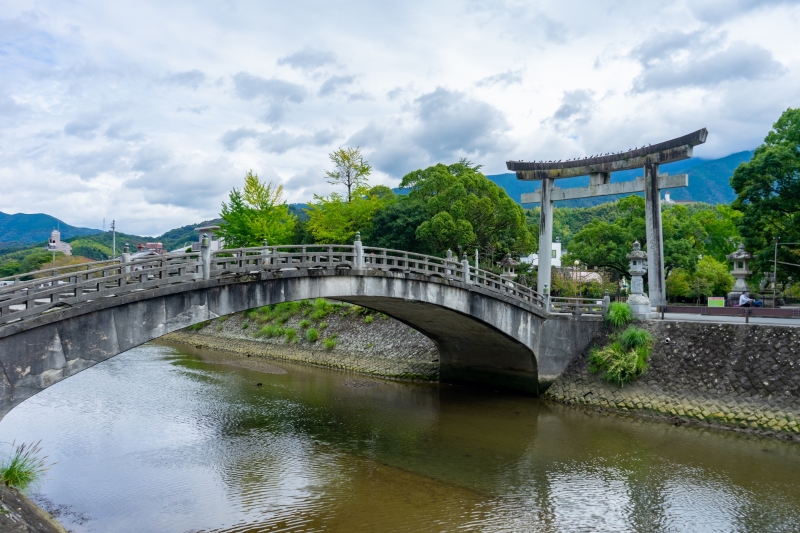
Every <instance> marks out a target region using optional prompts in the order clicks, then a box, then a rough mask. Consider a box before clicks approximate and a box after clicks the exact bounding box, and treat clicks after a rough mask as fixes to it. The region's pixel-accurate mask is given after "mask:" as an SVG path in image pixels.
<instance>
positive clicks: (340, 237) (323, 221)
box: [306, 185, 395, 244]
mask: <svg viewBox="0 0 800 533" xmlns="http://www.w3.org/2000/svg"><path fill="white" fill-rule="evenodd" d="M315 199H316V200H317V201H316V202H314V203H312V204H311V207H310V208H309V209H308V217H309V218H308V222H307V223H306V226H307V228H308V231H310V232H311V234H313V235H314V240H315V241H316V242H320V243H329V244H350V243H352V242H353V238H354V237H355V235H356V232H361V233H362V234H364V235H365V236H366V235H368V234H369V232H370V231H371V229H372V218H373V217H374V216H375V213H377V212H378V211H379V210H380V209H384V208H386V207H387V206H388V205H390V204H391V203H392V202H394V201H395V198H394V193H393V192H392V190H391V189H390V188H388V187H385V186H383V185H379V186H377V187H373V188H371V189H367V188H366V187H359V188H357V189H355V190H354V191H353V196H352V198H351V199H350V201H349V202H346V201H344V198H343V197H342V195H340V194H339V193H332V194H331V195H330V196H329V197H327V198H325V197H321V196H315Z"/></svg>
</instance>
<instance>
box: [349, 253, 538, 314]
mask: <svg viewBox="0 0 800 533" xmlns="http://www.w3.org/2000/svg"><path fill="white" fill-rule="evenodd" d="M364 266H365V268H381V269H383V270H397V271H402V272H416V273H420V274H425V275H428V276H430V275H437V276H440V277H444V278H449V279H456V280H459V281H462V282H466V283H469V284H473V285H480V286H482V287H484V288H486V289H489V290H490V291H492V292H498V293H502V294H504V295H508V296H510V297H511V298H513V299H515V300H520V301H523V302H526V303H529V304H532V305H534V306H537V307H541V308H544V307H545V299H544V297H543V296H542V295H540V294H539V293H537V292H536V291H534V290H533V289H532V288H530V287H526V286H525V285H521V284H519V283H515V282H513V281H511V280H508V279H506V278H503V277H502V276H498V275H497V274H495V273H494V272H489V271H488V270H481V269H479V268H475V267H474V266H469V263H468V262H467V263H466V264H465V263H464V262H463V261H461V262H459V261H457V260H456V259H455V258H446V257H445V258H442V257H436V256H432V255H424V254H415V253H411V252H404V251H402V250H391V249H386V248H373V247H370V246H365V247H364Z"/></svg>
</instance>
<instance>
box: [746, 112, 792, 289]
mask: <svg viewBox="0 0 800 533" xmlns="http://www.w3.org/2000/svg"><path fill="white" fill-rule="evenodd" d="M731 186H732V187H733V190H734V191H736V194H737V197H736V200H734V202H733V204H732V205H733V207H734V209H737V210H739V211H741V212H742V217H741V218H740V219H739V220H738V222H737V224H738V227H739V231H740V232H741V234H742V237H744V241H745V246H746V247H747V249H748V251H750V252H751V253H753V254H754V255H755V259H756V261H755V266H757V269H758V270H760V271H762V272H764V271H771V270H772V261H773V254H774V244H773V240H774V239H775V238H776V237H777V238H780V240H782V241H784V242H800V108H796V109H792V108H790V109H787V110H786V111H784V113H783V114H782V115H781V117H780V118H779V119H778V121H777V122H776V123H775V124H774V125H773V127H772V130H771V131H770V132H769V133H768V134H767V136H766V138H765V139H764V144H762V145H761V146H759V147H758V148H756V151H755V153H754V154H753V158H752V159H751V160H750V161H749V162H748V163H742V164H741V165H739V167H738V168H737V169H736V171H734V173H733V177H731ZM797 250H800V247H797V246H795V247H780V248H779V252H778V253H779V257H778V261H782V262H785V263H794V264H798V263H800V253H799V252H798V251H797ZM778 274H779V279H786V277H788V276H789V275H792V276H794V277H795V278H797V277H798V275H800V268H798V267H793V266H790V265H779V268H778Z"/></svg>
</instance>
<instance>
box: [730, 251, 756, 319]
mask: <svg viewBox="0 0 800 533" xmlns="http://www.w3.org/2000/svg"><path fill="white" fill-rule="evenodd" d="M725 257H726V258H727V259H729V260H730V261H731V262H732V263H733V270H731V274H733V277H734V278H736V283H735V284H734V285H733V290H732V291H731V292H729V293H728V305H734V304H738V303H739V297H740V296H741V295H742V293H743V292H746V291H748V290H749V289H748V288H747V276H749V275H750V274H752V272H751V271H750V270H748V268H747V264H748V263H749V262H750V260H751V259H752V258H753V254H751V253H750V252H747V251H745V249H744V244H740V245H739V248H738V249H737V250H736V251H735V252H733V253H732V254H730V255H726V256H725Z"/></svg>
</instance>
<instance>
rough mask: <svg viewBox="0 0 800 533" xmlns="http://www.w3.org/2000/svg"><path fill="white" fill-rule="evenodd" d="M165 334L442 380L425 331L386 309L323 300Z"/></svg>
mask: <svg viewBox="0 0 800 533" xmlns="http://www.w3.org/2000/svg"><path fill="white" fill-rule="evenodd" d="M163 339H164V340H168V341H173V342H181V343H184V344H192V345H194V346H200V347H204V348H211V349H216V350H226V351H231V352H236V353H240V354H243V355H246V356H256V357H268V358H273V359H283V360H287V361H293V362H298V363H307V364H314V365H319V366H325V367H329V368H337V369H341V370H348V371H352V372H359V373H363V374H372V375H377V376H381V377H387V378H395V379H413V380H421V381H437V380H438V379H439V352H438V350H437V349H436V346H435V345H434V344H433V342H432V341H431V340H430V339H428V338H427V337H426V336H424V335H423V334H421V333H420V332H418V331H416V330H414V329H411V328H409V327H408V326H406V325H405V324H403V323H402V322H399V321H397V320H395V319H393V318H390V317H388V316H386V315H384V314H382V313H377V312H374V311H372V310H370V309H366V308H363V307H359V306H357V305H349V304H343V303H338V302H329V301H326V300H322V299H318V300H314V301H304V302H288V303H284V304H278V305H272V306H266V307H261V308H258V309H252V310H250V311H245V312H243V313H236V314H233V315H229V316H225V317H221V318H218V319H215V320H210V321H208V322H204V323H202V324H198V325H196V326H191V327H189V328H186V329H184V330H181V331H177V332H174V333H170V334H168V335H166V336H164V337H163Z"/></svg>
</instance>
